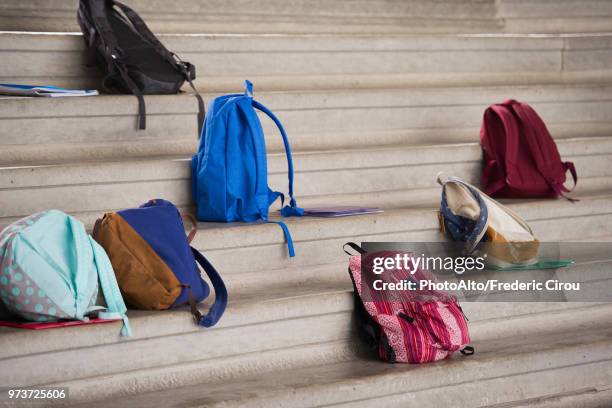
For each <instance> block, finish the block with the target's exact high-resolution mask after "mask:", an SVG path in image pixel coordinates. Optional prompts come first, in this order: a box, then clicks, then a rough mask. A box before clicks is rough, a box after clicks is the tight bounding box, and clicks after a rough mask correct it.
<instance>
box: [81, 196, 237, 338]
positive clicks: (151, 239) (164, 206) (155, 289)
mask: <svg viewBox="0 0 612 408" xmlns="http://www.w3.org/2000/svg"><path fill="white" fill-rule="evenodd" d="M191 219H193V216H191ZM193 223H194V226H193V230H192V231H191V233H190V234H189V236H186V235H185V227H184V225H183V221H182V216H181V213H180V212H179V210H178V209H177V208H176V207H175V206H174V204H172V203H171V202H169V201H166V200H161V199H156V200H151V201H149V202H147V203H145V204H143V205H142V206H140V207H138V208H130V209H126V210H122V211H118V212H116V213H107V214H105V215H104V218H102V219H100V220H98V222H96V226H95V227H94V231H93V236H94V239H95V240H96V241H98V243H99V244H100V245H102V247H103V248H104V249H105V250H106V252H107V254H108V256H109V259H110V261H111V263H112V265H113V269H114V271H115V275H116V277H117V282H118V283H119V287H120V289H121V292H122V294H123V296H124V299H125V301H126V302H127V303H128V304H129V305H130V306H131V307H135V308H139V309H148V310H151V309H153V310H163V309H168V308H175V307H180V306H184V305H189V306H190V307H191V312H192V314H193V315H194V318H195V320H196V322H197V323H198V324H199V325H202V326H205V327H210V326H212V325H214V324H215V323H217V321H219V319H220V318H221V315H223V312H224V311H225V308H226V306H227V289H226V288H225V284H224V283H223V280H222V279H221V276H220V275H219V273H218V272H217V270H216V269H215V268H214V267H213V266H212V264H211V263H210V262H208V260H207V259H206V258H204V256H203V255H202V254H201V253H200V252H198V251H197V250H196V249H195V248H193V247H191V246H190V242H191V240H192V239H193V237H194V236H195V231H196V225H195V220H193ZM196 262H197V264H200V266H201V267H202V269H203V270H204V272H205V273H206V274H207V276H208V278H209V279H210V281H211V283H212V285H213V287H214V289H215V302H214V303H213V305H212V306H211V307H210V310H209V312H208V314H207V315H202V313H200V311H199V310H198V308H197V303H199V302H201V301H202V300H204V299H206V298H207V297H208V296H209V294H210V289H209V287H208V284H207V283H206V282H205V281H204V279H202V276H201V275H200V270H199V268H198V266H197V264H196Z"/></svg>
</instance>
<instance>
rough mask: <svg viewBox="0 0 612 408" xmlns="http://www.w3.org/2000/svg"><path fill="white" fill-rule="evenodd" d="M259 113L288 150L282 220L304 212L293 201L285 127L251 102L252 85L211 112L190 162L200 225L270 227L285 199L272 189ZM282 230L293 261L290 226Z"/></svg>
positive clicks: (218, 103)
mask: <svg viewBox="0 0 612 408" xmlns="http://www.w3.org/2000/svg"><path fill="white" fill-rule="evenodd" d="M255 109H257V110H260V111H261V112H263V113H265V114H266V115H267V116H268V117H270V119H272V120H273V121H274V123H276V126H278V129H279V130H280V133H281V135H282V136H283V142H284V144H285V152H286V154H287V163H288V168H289V205H286V206H284V207H283V208H282V210H281V215H282V216H284V217H288V216H302V215H303V214H304V210H303V209H301V208H299V207H298V206H297V203H296V201H295V198H293V162H292V160H291V148H290V147H289V141H288V140H287V134H286V133H285V129H284V128H283V125H281V123H280V121H279V120H278V118H277V117H276V116H274V114H273V113H272V112H270V111H269V110H268V109H267V108H266V107H265V106H263V105H262V104H260V103H259V102H257V101H256V100H254V99H253V85H252V84H251V82H249V81H246V83H245V91H244V94H230V95H223V96H220V97H217V98H215V99H213V100H212V101H211V102H210V104H209V108H208V113H207V114H206V119H205V121H204V127H203V128H202V132H203V134H202V135H201V138H200V146H199V149H198V154H196V155H194V156H193V158H192V160H191V169H192V194H193V198H194V200H195V202H196V207H197V212H196V215H197V218H198V220H200V221H216V222H233V221H246V222H251V221H257V220H263V221H266V222H268V211H269V208H270V206H271V205H272V203H273V202H274V201H276V199H277V198H279V197H280V198H281V206H283V205H284V202H285V197H284V195H283V194H282V193H280V192H278V191H272V190H271V189H270V188H269V187H268V165H267V159H266V142H265V138H264V133H263V129H262V127H261V123H260V121H259V118H258V117H257V113H256V111H255ZM275 223H276V224H279V225H280V226H281V228H282V229H283V232H284V234H285V238H286V239H287V246H288V249H289V255H290V256H294V250H293V242H292V240H291V235H290V233H289V230H288V228H287V226H286V225H285V224H284V223H283V222H280V221H275Z"/></svg>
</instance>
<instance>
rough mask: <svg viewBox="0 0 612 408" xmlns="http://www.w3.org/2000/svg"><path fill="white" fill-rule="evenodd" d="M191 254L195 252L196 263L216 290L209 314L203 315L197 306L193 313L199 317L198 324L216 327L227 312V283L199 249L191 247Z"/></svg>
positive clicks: (193, 306) (193, 307) (193, 305)
mask: <svg viewBox="0 0 612 408" xmlns="http://www.w3.org/2000/svg"><path fill="white" fill-rule="evenodd" d="M190 248H191V252H193V256H194V257H195V259H196V261H197V262H198V263H199V264H200V266H202V268H203V269H204V272H206V275H207V276H208V278H209V279H210V282H211V283H212V285H213V288H214V289H215V303H213V304H212V306H211V307H210V309H209V310H208V314H206V315H202V314H201V313H200V312H199V311H198V310H197V308H195V304H192V305H191V307H192V312H193V313H194V315H196V317H197V323H198V324H199V325H200V326H204V327H211V326H214V325H215V324H216V323H217V322H218V321H219V319H220V318H221V316H222V315H223V312H225V308H226V307H227V289H226V287H225V283H224V282H223V279H221V275H219V272H217V270H216V269H215V267H214V266H212V264H211V263H210V262H208V260H207V259H206V258H204V255H202V254H201V253H200V252H199V251H198V250H197V249H195V248H194V247H190ZM194 309H195V310H194Z"/></svg>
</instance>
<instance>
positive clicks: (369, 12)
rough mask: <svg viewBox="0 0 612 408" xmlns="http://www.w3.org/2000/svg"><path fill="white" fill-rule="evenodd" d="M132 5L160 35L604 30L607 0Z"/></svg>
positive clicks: (13, 25)
mask: <svg viewBox="0 0 612 408" xmlns="http://www.w3.org/2000/svg"><path fill="white" fill-rule="evenodd" d="M129 4H130V5H131V6H132V7H133V8H134V9H135V10H136V11H138V12H139V13H140V14H141V15H142V16H143V17H144V18H145V20H146V21H147V23H148V24H149V25H150V26H151V28H152V29H153V30H154V31H156V32H168V33H193V32H207V33H261V32H265V33H313V32H317V33H339V32H344V33H360V34H363V33H389V32H396V33H456V32H493V31H497V32H503V31H506V32H526V33H533V32H538V33H543V32H601V31H609V30H610V28H612V6H611V4H610V1H609V0H560V1H555V0H435V1H423V0H405V1H397V0H373V1H372V0H370V1H363V0H335V1H325V0H291V1H282V0H271V1H270V0H256V1H244V0H230V1H221V0H184V1H181V2H177V3H176V4H173V5H172V7H170V8H168V7H167V5H166V4H165V2H163V1H161V0H154V1H148V0H133V1H130V2H129ZM77 5H78V1H77V0H52V1H45V0H27V1H24V0H5V1H3V2H2V4H0V26H2V27H3V29H4V30H12V31H38V32H40V31H67V32H72V31H78V26H77V24H76V22H75V18H74V16H75V13H76V11H75V10H76V8H77Z"/></svg>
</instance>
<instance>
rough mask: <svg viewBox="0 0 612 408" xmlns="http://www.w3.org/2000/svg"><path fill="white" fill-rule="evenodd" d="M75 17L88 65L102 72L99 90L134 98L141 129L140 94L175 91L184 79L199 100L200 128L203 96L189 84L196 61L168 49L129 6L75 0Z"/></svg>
mask: <svg viewBox="0 0 612 408" xmlns="http://www.w3.org/2000/svg"><path fill="white" fill-rule="evenodd" d="M77 21H78V23H79V26H80V27H81V31H83V36H84V39H85V43H86V44H87V47H88V49H89V59H90V64H92V65H93V64H95V65H98V66H99V67H100V68H101V69H102V71H103V72H104V79H103V82H102V87H103V89H104V90H105V91H107V92H119V93H132V94H134V95H136V97H137V98H138V118H139V120H138V124H139V125H138V127H139V128H140V129H145V127H146V113H145V103H144V98H143V95H147V94H176V93H179V92H180V89H181V86H182V85H183V84H184V83H185V81H187V82H189V85H190V86H191V88H192V89H193V90H194V91H195V97H196V98H197V100H198V108H199V109H198V132H200V130H201V126H202V122H203V121H204V101H203V100H202V97H201V96H200V94H199V93H198V92H197V90H196V89H195V86H194V85H193V80H194V79H195V76H196V75H195V66H193V65H192V64H190V63H189V62H186V61H182V60H181V59H180V58H179V57H178V56H177V55H176V54H174V53H172V52H170V51H168V49H167V48H166V47H164V45H163V44H162V43H161V42H160V41H159V40H158V39H157V37H155V35H154V34H153V33H152V32H151V30H149V28H148V27H147V25H146V24H145V22H144V21H143V20H142V18H140V16H139V15H138V14H136V12H135V11H134V10H132V9H131V8H129V7H128V6H126V5H125V4H122V3H119V2H118V1H114V0H80V4H79V11H78V13H77ZM198 134H199V133H198Z"/></svg>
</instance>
